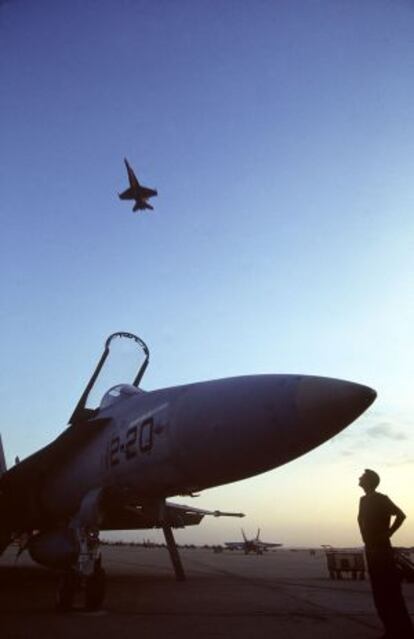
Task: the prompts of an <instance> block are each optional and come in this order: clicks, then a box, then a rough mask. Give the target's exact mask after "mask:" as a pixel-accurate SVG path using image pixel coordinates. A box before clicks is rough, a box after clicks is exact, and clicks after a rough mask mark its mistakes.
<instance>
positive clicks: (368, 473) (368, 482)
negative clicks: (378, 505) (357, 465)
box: [359, 468, 380, 493]
mask: <svg viewBox="0 0 414 639" xmlns="http://www.w3.org/2000/svg"><path fill="white" fill-rule="evenodd" d="M379 483H380V478H379V475H378V474H377V473H376V472H375V471H374V470H370V469H369V468H366V469H365V471H364V474H363V475H361V477H360V478H359V485H360V486H361V488H363V489H364V490H365V492H366V493H369V492H372V491H374V490H375V489H376V487H377V486H378V484H379Z"/></svg>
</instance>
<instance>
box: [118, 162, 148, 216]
mask: <svg viewBox="0 0 414 639" xmlns="http://www.w3.org/2000/svg"><path fill="white" fill-rule="evenodd" d="M124 162H125V166H126V168H127V171H128V179H129V189H127V190H126V191H124V192H123V193H118V195H119V199H120V200H135V205H134V208H133V209H132V210H133V211H134V212H135V211H138V210H143V209H151V211H153V210H154V207H153V206H151V204H148V202H147V200H148V199H149V198H150V197H154V196H155V195H158V191H156V190H155V189H149V188H148V187H146V186H142V185H141V184H140V183H139V182H138V180H137V176H136V175H135V173H134V171H133V170H132V169H131V167H130V166H129V164H128V160H127V159H126V158H125V159H124Z"/></svg>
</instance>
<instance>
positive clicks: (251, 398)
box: [0, 333, 376, 609]
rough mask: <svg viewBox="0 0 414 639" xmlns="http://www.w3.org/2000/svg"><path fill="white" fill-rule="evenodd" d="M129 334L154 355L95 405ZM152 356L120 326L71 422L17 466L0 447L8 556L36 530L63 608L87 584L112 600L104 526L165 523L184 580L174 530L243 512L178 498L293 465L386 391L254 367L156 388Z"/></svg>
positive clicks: (94, 595) (92, 600) (2, 538)
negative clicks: (8, 463)
mask: <svg viewBox="0 0 414 639" xmlns="http://www.w3.org/2000/svg"><path fill="white" fill-rule="evenodd" d="M119 340H121V344H123V345H125V340H131V341H130V342H128V344H131V343H132V344H133V345H134V347H135V346H136V347H137V348H138V349H139V352H140V354H141V356H142V359H143V363H142V365H141V366H140V368H139V370H138V373H137V374H136V376H135V378H134V379H132V381H131V380H130V383H123V384H117V385H116V386H113V387H111V388H110V389H109V390H108V391H107V392H106V393H105V394H104V396H103V398H102V400H101V401H100V403H99V405H98V406H95V407H93V406H90V405H89V402H88V399H89V397H90V395H91V390H92V389H93V388H94V390H96V381H97V379H98V377H100V376H101V371H102V369H103V367H104V364H105V362H106V360H107V358H108V355H109V353H110V349H111V347H112V346H113V344H116V343H119ZM122 340H123V341H122ZM137 352H138V351H137ZM109 359H111V358H109ZM108 361H109V360H108ZM148 361H149V350H148V347H147V346H146V344H145V343H144V342H143V341H142V340H141V339H140V338H139V337H137V336H136V335H132V334H130V333H114V334H113V335H111V336H110V337H109V338H108V339H107V341H106V344H105V349H104V352H103V354H102V357H101V359H100V360H99V362H98V365H97V367H96V369H95V371H94V373H93V375H92V377H91V379H90V380H89V382H88V384H87V386H86V388H85V390H84V392H83V394H82V396H81V398H80V400H79V402H78V404H77V406H76V408H75V410H74V412H73V414H72V416H71V418H70V420H69V426H68V428H67V429H66V430H65V431H64V432H63V433H62V434H61V435H60V436H59V437H58V438H57V439H56V440H55V441H54V442H52V443H51V444H49V445H48V446H46V447H45V448H43V449H41V450H39V451H38V452H36V453H34V454H33V455H31V456H30V457H28V458H27V459H23V460H21V461H20V463H19V464H16V465H15V466H13V467H12V468H10V469H9V470H7V469H6V467H5V461H4V455H3V452H2V450H1V452H0V475H1V477H0V552H1V551H3V550H4V548H5V547H6V546H7V545H9V544H10V543H11V542H12V541H13V540H16V539H18V538H19V539H22V538H23V537H24V536H26V539H27V543H26V544H25V545H26V547H27V550H28V551H29V553H30V555H31V557H32V558H33V559H34V560H35V561H37V562H39V563H40V564H42V565H44V566H48V567H51V568H54V569H59V570H61V571H64V574H63V577H62V581H61V584H60V586H59V590H58V604H59V607H60V608H61V609H70V607H71V605H72V602H73V598H74V595H75V592H76V590H77V589H78V588H79V586H80V584H81V585H82V587H83V588H84V591H85V598H86V606H87V607H88V608H96V607H99V606H100V604H101V602H102V600H103V597H104V591H105V572H104V570H103V568H102V567H101V559H100V555H99V546H98V542H99V539H98V534H99V531H100V530H127V529H146V528H162V529H163V532H164V535H165V539H166V542H167V546H168V550H169V552H170V556H171V559H172V563H173V567H174V570H175V574H176V578H177V579H179V580H181V579H184V571H183V567H182V564H181V561H180V557H179V554H178V551H177V547H176V544H175V542H174V537H173V534H172V528H180V527H184V526H191V525H196V524H199V523H200V521H201V520H202V518H203V517H204V515H206V514H211V515H215V516H220V515H231V514H233V515H235V516H241V513H221V512H219V511H206V510H203V509H199V508H192V507H187V506H185V505H179V504H174V503H171V502H169V501H167V498H169V497H172V496H174V495H185V494H186V495H192V494H193V493H194V492H195V491H200V490H203V489H205V488H209V487H212V486H219V485H221V484H226V483H229V482H233V481H237V480H240V479H244V478H246V477H250V476H253V475H256V474H258V473H262V472H265V471H267V470H270V469H271V468H275V467H276V466H280V465H282V464H285V463H286V462H289V461H291V460H292V459H295V458H296V457H299V456H300V455H303V454H304V453H306V452H308V451H310V450H312V449H313V448H315V447H316V446H319V445H320V444H322V443H323V442H325V441H326V440H328V439H330V438H331V437H332V436H333V435H336V434H337V433H338V432H339V431H340V430H342V429H343V428H344V427H345V426H347V425H348V424H350V423H351V422H352V421H354V420H355V419H356V418H357V417H358V416H359V415H360V414H361V413H362V412H363V411H364V410H365V409H366V408H368V406H369V405H370V404H371V403H372V402H373V401H374V399H375V396H376V394H375V391H373V390H372V389H370V388H368V387H366V386H362V385H359V384H355V383H352V382H346V381H340V380H336V379H330V378H324V377H314V376H306V375H247V376H242V377H231V378H227V379H218V380H212V381H206V382H198V383H193V384H185V385H183V386H175V387H171V388H163V389H160V390H153V391H149V392H146V391H144V390H143V389H142V388H141V387H140V382H141V379H142V377H143V374H144V372H145V369H146V367H147V365H148ZM105 368H106V367H105ZM123 381H125V380H123Z"/></svg>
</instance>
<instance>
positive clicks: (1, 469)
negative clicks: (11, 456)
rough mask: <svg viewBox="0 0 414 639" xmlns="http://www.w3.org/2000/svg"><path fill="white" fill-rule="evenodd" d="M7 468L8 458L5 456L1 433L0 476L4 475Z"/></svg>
mask: <svg viewBox="0 0 414 639" xmlns="http://www.w3.org/2000/svg"><path fill="white" fill-rule="evenodd" d="M6 470H7V466H6V458H5V456H4V450H3V442H2V440H1V435H0V477H1V476H2V475H4V473H5V472H6Z"/></svg>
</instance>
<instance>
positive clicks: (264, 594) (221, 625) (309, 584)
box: [0, 546, 414, 639]
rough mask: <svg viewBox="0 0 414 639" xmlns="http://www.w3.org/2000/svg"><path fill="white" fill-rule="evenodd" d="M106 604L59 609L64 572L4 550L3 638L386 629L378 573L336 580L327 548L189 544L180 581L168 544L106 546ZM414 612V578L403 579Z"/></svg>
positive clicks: (304, 634)
mask: <svg viewBox="0 0 414 639" xmlns="http://www.w3.org/2000/svg"><path fill="white" fill-rule="evenodd" d="M102 551H103V565H104V567H105V569H106V571H107V578H108V589H107V595H106V599H105V602H104V607H103V609H102V610H99V611H96V612H89V613H88V612H85V611H84V610H83V609H82V607H81V604H82V602H81V601H79V602H78V605H77V607H76V608H75V610H74V611H73V612H71V613H59V612H57V611H56V610H55V592H56V586H57V583H58V579H59V575H58V574H56V573H53V572H50V571H48V570H46V569H44V568H42V567H41V566H38V565H36V564H34V563H33V562H32V561H31V560H30V558H29V557H28V556H27V554H26V553H25V554H24V555H22V556H21V557H20V559H19V560H18V562H17V564H16V563H15V555H16V549H13V548H9V549H8V550H7V551H6V552H5V553H4V555H3V556H2V557H1V558H0V636H1V638H2V639H37V638H39V639H40V638H42V639H48V638H57V639H66V638H68V639H69V638H70V639H73V638H74V637H76V639H94V637H96V638H98V637H99V639H105V638H107V637H111V638H113V637H115V638H119V639H121V638H122V639H128V638H129V637H131V638H132V637H134V639H136V637H139V639H149V638H151V639H153V638H154V639H155V638H157V639H158V638H160V637H162V639H178V638H180V639H182V638H183V637H191V638H193V637H195V639H204V638H207V637H209V638H210V637H214V638H216V637H217V638H224V637H226V638H233V637H234V638H237V639H247V638H248V639H268V638H269V639H270V638H272V639H274V638H275V637H281V638H283V639H298V638H299V637H301V638H305V639H307V638H309V639H310V638H312V639H345V638H346V639H349V637H352V638H353V639H365V638H366V639H374V638H375V637H379V636H380V635H381V634H382V627H381V624H380V622H379V621H378V618H377V615H376V612H375V609H374V606H373V602H372V597H371V591H370V586H369V582H368V581H360V580H352V579H342V580H331V579H330V578H329V573H328V570H327V563H326V557H325V555H324V552H323V551H321V550H318V551H317V552H316V553H315V554H311V553H310V551H309V550H296V551H293V550H288V549H278V550H277V551H276V552H267V553H264V554H263V555H261V556H258V555H244V554H243V553H242V552H240V551H224V552H223V553H220V554H215V553H213V551H212V550H207V549H194V550H191V549H181V550H180V553H181V557H182V561H183V565H184V569H185V571H186V575H187V579H186V581H185V582H176V581H175V579H174V576H173V573H172V568H171V565H170V561H169V556H168V552H167V550H166V549H165V548H142V547H137V546H104V547H103V548H102ZM403 591H404V596H405V600H406V602H407V606H408V608H409V611H410V614H411V615H412V616H413V617H414V583H410V584H406V583H404V584H403Z"/></svg>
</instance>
